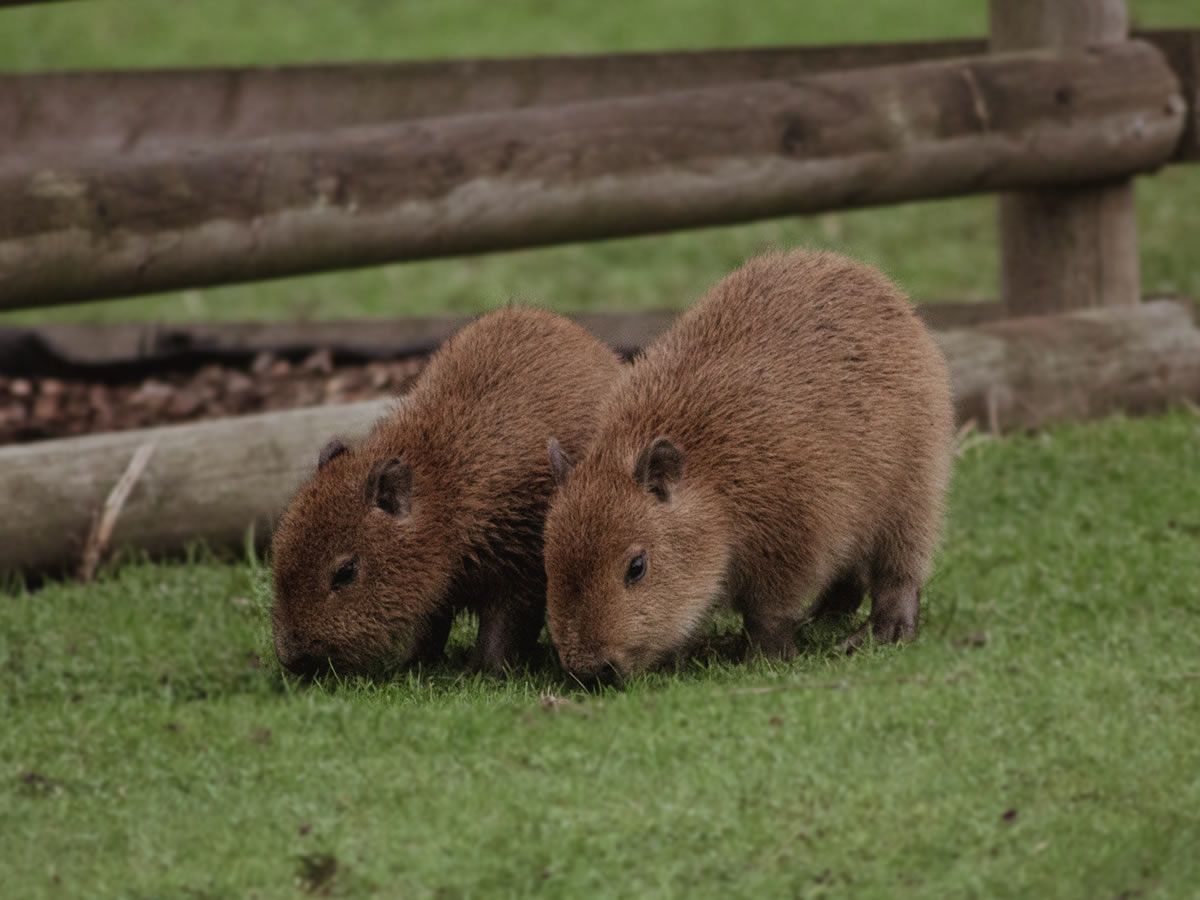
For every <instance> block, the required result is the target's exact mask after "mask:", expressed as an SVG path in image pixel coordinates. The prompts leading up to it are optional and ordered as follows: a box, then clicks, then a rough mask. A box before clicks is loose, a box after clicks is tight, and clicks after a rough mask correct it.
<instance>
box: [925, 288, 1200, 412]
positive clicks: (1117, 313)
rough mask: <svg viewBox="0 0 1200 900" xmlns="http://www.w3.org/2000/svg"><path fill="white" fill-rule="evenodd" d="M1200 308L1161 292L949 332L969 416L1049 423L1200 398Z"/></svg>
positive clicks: (960, 396) (959, 394)
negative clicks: (1129, 302)
mask: <svg viewBox="0 0 1200 900" xmlns="http://www.w3.org/2000/svg"><path fill="white" fill-rule="evenodd" d="M1195 312H1196V310H1195V307H1194V306H1193V305H1192V304H1190V303H1175V302H1172V301H1168V300H1156V301H1151V302H1147V303H1141V304H1137V305H1134V306H1127V307H1111V308H1104V307H1098V308H1095V309H1088V310H1078V311H1075V312H1070V313H1065V314H1061V315H1051V316H1030V317H1026V318H1020V319H1003V320H1000V321H997V322H989V323H987V324H984V325H980V326H978V327H977V328H970V329H959V330H954V331H946V332H942V333H940V334H939V335H938V340H939V343H940V344H941V347H942V350H943V352H944V353H945V354H946V359H947V361H948V362H949V364H950V373H951V381H952V382H953V384H954V396H955V405H956V407H957V410H958V416H959V420H960V421H966V420H971V419H973V420H975V421H976V422H977V423H978V425H979V426H980V427H982V428H986V429H989V430H993V431H995V430H1010V429H1023V428H1039V427H1041V426H1043V425H1046V424H1049V423H1051V422H1060V421H1066V420H1083V419H1090V418H1095V417H1098V416H1104V415H1108V414H1110V413H1114V412H1120V411H1124V412H1130V413H1143V412H1152V411H1156V410H1161V409H1163V408H1164V407H1166V406H1167V405H1168V404H1169V403H1170V402H1172V401H1173V400H1179V399H1181V398H1182V399H1189V400H1193V401H1194V400H1197V399H1200V329H1197V327H1196V322H1195Z"/></svg>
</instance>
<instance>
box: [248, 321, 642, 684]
mask: <svg viewBox="0 0 1200 900" xmlns="http://www.w3.org/2000/svg"><path fill="white" fill-rule="evenodd" d="M620 368H621V361H620V360H619V358H618V357H617V356H616V354H614V353H613V352H612V351H611V350H609V349H608V348H607V347H606V346H604V345H603V344H601V343H600V342H599V341H597V340H596V339H595V338H593V337H592V336H591V335H589V334H588V333H587V332H586V331H584V330H583V329H582V328H580V327H579V326H577V325H575V324H574V323H572V322H570V321H568V320H567V319H564V318H562V317H560V316H557V315H554V314H552V313H549V312H546V311H542V310H536V309H523V308H518V307H510V308H506V309H503V310H500V311H498V312H494V313H491V314H489V315H486V316H484V317H482V318H480V319H478V320H477V321H475V322H473V323H472V324H470V325H468V326H467V327H465V328H463V329H462V331H460V332H459V333H458V334H456V335H455V336H454V337H453V338H452V339H451V340H450V341H449V342H448V343H447V344H446V345H445V346H444V347H443V348H441V349H440V350H439V351H438V352H437V353H436V354H435V355H434V356H433V358H432V359H431V360H430V362H429V365H428V366H427V367H426V368H425V370H424V371H423V372H422V374H421V376H420V378H419V379H418V380H417V383H416V384H415V385H414V387H413V389H412V391H411V392H410V393H409V394H408V395H407V396H405V397H404V398H403V399H402V400H401V401H400V403H399V406H398V408H397V409H396V410H395V412H394V413H392V414H391V415H389V416H388V417H386V418H384V419H382V420H380V421H379V422H378V423H377V424H376V425H375V427H374V429H373V431H372V432H371V433H370V435H369V436H367V437H366V438H365V439H363V440H362V442H361V443H359V444H357V445H356V446H353V447H347V446H346V445H345V444H343V443H341V442H340V441H338V440H334V441H331V442H330V443H329V444H328V445H327V446H326V447H325V448H324V449H323V450H322V451H321V453H320V456H319V460H318V465H317V471H316V473H315V474H314V475H313V477H312V479H311V480H310V481H309V482H307V483H306V484H305V485H304V486H303V487H301V488H300V490H299V493H298V494H297V495H296V497H295V499H294V500H293V501H292V503H291V505H290V506H289V508H288V509H287V511H286V512H285V513H284V515H283V518H282V520H281V522H280V524H279V528H278V530H277V531H276V533H275V537H274V542H273V545H272V568H273V574H274V587H275V602H274V606H273V608H272V624H273V627H274V638H275V649H276V653H277V655H278V657H279V660H280V662H281V663H282V664H283V666H284V667H285V668H287V669H288V670H290V671H292V672H294V673H296V674H303V675H313V674H317V673H319V672H321V671H324V670H326V669H328V668H332V669H334V670H335V671H337V672H345V673H362V674H386V673H388V672H390V671H392V670H394V669H396V668H398V667H400V666H402V665H404V664H406V663H409V662H414V661H433V660H436V659H439V658H440V657H441V655H442V651H443V648H444V646H445V643H446V638H447V635H448V634H449V631H450V626H451V623H452V621H453V618H454V615H455V613H457V612H458V611H459V610H460V609H471V610H474V611H475V612H477V613H478V616H479V635H478V638H477V640H476V644H475V648H474V651H473V654H472V663H473V664H474V665H475V666H476V667H479V668H483V669H488V670H498V669H501V668H503V667H504V666H506V665H509V664H511V663H514V662H517V661H519V660H521V659H522V658H523V656H524V654H526V653H527V652H528V651H529V650H531V649H532V647H533V645H535V644H536V641H537V638H538V635H539V633H540V631H541V627H542V622H543V620H544V611H545V569H544V567H543V564H542V525H543V520H544V517H545V511H546V506H547V503H548V501H549V498H550V495H551V493H552V492H553V488H554V482H553V480H552V477H551V473H550V472H549V470H548V469H547V467H546V442H547V440H548V439H549V438H550V436H551V435H556V436H559V435H561V437H559V440H560V441H561V442H562V444H563V446H564V448H566V452H568V453H580V452H581V451H582V450H583V448H584V447H585V446H586V445H587V442H588V441H589V440H590V438H591V436H592V432H593V430H594V429H595V426H596V424H597V422H598V414H599V403H600V401H601V400H602V399H603V397H604V396H605V395H606V394H607V393H608V391H609V390H610V388H611V387H612V386H613V385H614V383H615V381H616V377H617V374H618V373H619V371H620Z"/></svg>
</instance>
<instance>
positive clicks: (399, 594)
mask: <svg viewBox="0 0 1200 900" xmlns="http://www.w3.org/2000/svg"><path fill="white" fill-rule="evenodd" d="M423 487H424V486H423V484H422V480H421V477H420V473H417V472H414V469H413V468H412V467H411V466H410V465H409V463H408V462H407V461H406V460H405V459H404V458H403V456H401V455H390V454H384V455H381V454H378V453H366V452H362V451H361V450H360V451H356V450H351V449H349V448H347V447H346V446H345V445H344V444H342V443H341V442H340V441H336V440H335V441H331V442H330V443H329V444H328V445H327V446H326V447H325V448H324V449H323V450H322V451H321V453H320V458H319V460H318V465H317V472H316V474H315V475H314V476H313V478H312V479H311V480H310V481H309V482H308V483H307V484H306V485H304V487H302V488H301V489H300V492H299V493H298V494H297V496H296V498H295V499H294V500H293V502H292V504H291V506H290V507H289V508H288V510H287V512H286V513H285V514H284V516H283V519H282V521H281V522H280V524H279V528H278V529H277V531H276V532H275V538H274V542H273V544H272V568H273V574H274V588H275V602H274V606H273V607H272V610H271V619H272V625H273V629H274V636H275V652H276V654H277V655H278V657H279V661H280V663H281V664H282V665H283V666H284V667H285V668H286V669H288V670H289V671H291V672H293V673H295V674H298V675H315V674H318V673H320V672H323V671H326V670H328V669H330V668H332V669H333V670H334V671H337V672H342V673H382V672H386V671H388V670H390V669H392V668H394V667H396V666H399V665H402V664H404V663H405V662H407V661H408V659H409V658H410V657H411V655H412V652H413V648H414V646H415V645H416V643H417V642H418V641H419V640H420V639H421V637H422V636H423V635H424V633H425V631H426V629H427V628H428V627H429V623H428V621H427V620H428V617H429V615H430V614H431V610H432V608H433V607H434V606H435V605H436V603H437V601H438V598H439V597H440V595H441V593H442V591H443V590H444V588H445V581H446V579H447V577H448V575H447V565H446V563H445V561H444V560H443V559H442V558H441V553H440V546H441V542H439V537H438V533H439V528H440V527H441V522H440V520H441V519H442V518H443V517H441V516H440V515H439V514H438V511H437V510H436V509H434V505H435V504H433V503H432V502H431V501H430V500H429V499H428V497H427V494H428V492H427V491H423V490H422V488H423Z"/></svg>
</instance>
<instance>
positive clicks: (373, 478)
mask: <svg viewBox="0 0 1200 900" xmlns="http://www.w3.org/2000/svg"><path fill="white" fill-rule="evenodd" d="M367 496H368V497H369V498H370V502H371V503H372V504H374V505H375V506H378V507H379V508H380V509H382V510H383V511H384V512H385V513H387V514H388V515H389V516H395V517H396V518H398V519H403V518H404V517H405V516H407V515H408V513H409V511H410V510H411V509H412V469H411V468H410V467H409V466H408V464H407V463H406V462H404V460H402V459H400V458H399V457H396V456H393V457H392V458H391V459H389V460H386V461H385V462H381V463H377V464H376V465H375V467H374V468H373V469H372V470H371V475H370V477H369V478H368V479H367Z"/></svg>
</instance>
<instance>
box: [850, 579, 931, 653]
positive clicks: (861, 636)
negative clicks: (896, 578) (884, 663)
mask: <svg viewBox="0 0 1200 900" xmlns="http://www.w3.org/2000/svg"><path fill="white" fill-rule="evenodd" d="M920 611H921V588H920V587H919V586H918V585H917V583H916V582H898V583H890V584H887V585H885V586H882V587H880V588H878V589H876V590H873V591H872V592H871V617H870V618H869V619H867V621H866V623H865V624H864V625H863V626H862V627H861V628H859V629H858V630H857V631H855V632H854V634H852V635H850V637H849V638H847V639H846V641H845V642H844V643H843V644H842V649H844V650H845V651H846V652H847V653H853V652H854V651H855V650H857V649H858V648H859V647H861V646H862V645H863V644H864V643H865V642H866V640H867V638H868V637H873V638H874V639H875V642H876V643H878V644H896V643H900V642H901V641H911V640H912V639H913V638H915V637H916V636H917V624H918V620H919V618H920Z"/></svg>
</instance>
